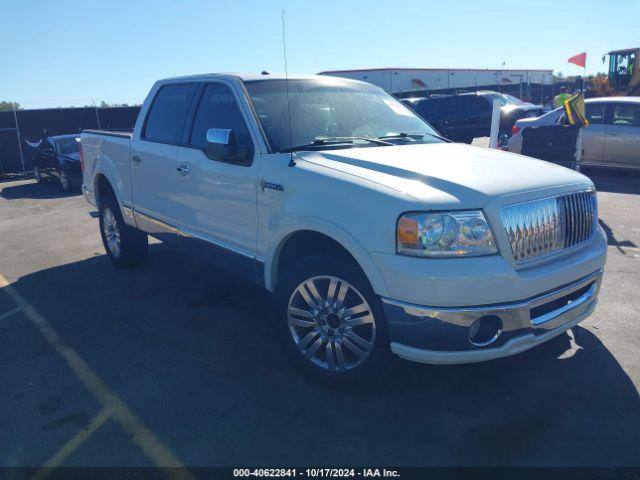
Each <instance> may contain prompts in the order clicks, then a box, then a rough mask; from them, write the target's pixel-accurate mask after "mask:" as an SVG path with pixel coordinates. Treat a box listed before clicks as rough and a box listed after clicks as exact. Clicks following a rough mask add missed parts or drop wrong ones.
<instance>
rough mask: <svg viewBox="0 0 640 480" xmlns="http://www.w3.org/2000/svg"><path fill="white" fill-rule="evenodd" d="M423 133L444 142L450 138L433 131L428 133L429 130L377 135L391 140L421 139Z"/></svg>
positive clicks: (382, 138)
mask: <svg viewBox="0 0 640 480" xmlns="http://www.w3.org/2000/svg"><path fill="white" fill-rule="evenodd" d="M425 135H429V136H430V137H434V138H438V139H440V140H444V141H445V142H450V141H451V140H449V139H448V138H444V137H441V136H440V135H436V134H433V133H429V132H422V133H409V132H400V133H394V134H392V135H383V136H382V137H378V138H379V139H381V140H393V139H396V138H398V139H405V138H408V139H411V140H421V139H422V138H424V136H425Z"/></svg>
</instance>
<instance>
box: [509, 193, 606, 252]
mask: <svg viewBox="0 0 640 480" xmlns="http://www.w3.org/2000/svg"><path fill="white" fill-rule="evenodd" d="M500 218H501V220H502V224H503V225H504V228H505V229H506V231H507V235H508V237H509V243H510V244H511V251H512V252H513V256H514V257H515V259H516V261H517V262H518V263H520V262H524V261H527V260H530V259H534V258H538V257H542V256H545V255H549V254H552V253H555V252H558V251H561V250H565V249H568V248H571V247H574V246H576V245H579V244H581V243H584V242H586V241H588V240H589V239H590V238H591V236H592V235H593V232H594V230H595V220H596V194H595V192H594V191H592V190H589V191H585V192H578V193H570V194H568V195H561V196H558V197H552V198H545V199H542V200H535V201H532V202H527V203H520V204H517V205H509V206H506V207H504V208H502V210H501V212H500Z"/></svg>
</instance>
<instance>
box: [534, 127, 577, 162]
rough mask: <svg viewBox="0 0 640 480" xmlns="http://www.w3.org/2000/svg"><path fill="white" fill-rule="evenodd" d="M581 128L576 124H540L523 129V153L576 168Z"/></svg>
mask: <svg viewBox="0 0 640 480" xmlns="http://www.w3.org/2000/svg"><path fill="white" fill-rule="evenodd" d="M578 132H580V128H579V127H577V126H574V125H539V126H532V127H527V128H525V129H524V130H523V131H522V154H523V155H527V156H529V157H534V158H539V159H540V160H546V161H548V162H552V163H557V164H558V165H562V166H564V167H569V168H575V166H576V165H575V163H576V162H575V152H576V142H577V141H578Z"/></svg>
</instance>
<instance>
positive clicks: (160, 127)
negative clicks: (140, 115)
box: [142, 83, 194, 143]
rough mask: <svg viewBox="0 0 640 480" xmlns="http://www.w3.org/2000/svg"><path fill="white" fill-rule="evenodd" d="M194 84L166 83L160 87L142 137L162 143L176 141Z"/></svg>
mask: <svg viewBox="0 0 640 480" xmlns="http://www.w3.org/2000/svg"><path fill="white" fill-rule="evenodd" d="M193 91H194V86H193V84H190V83H189V84H178V85H165V86H164V87H162V88H160V90H159V91H158V93H157V95H156V98H155V99H154V100H153V104H152V105H151V108H150V110H149V113H148V115H147V121H146V123H145V127H144V132H143V135H142V137H143V138H144V139H146V140H151V141H155V142H162V143H176V142H177V141H178V138H179V136H180V134H181V132H182V127H183V126H184V122H185V118H186V115H187V110H188V108H189V102H190V101H191V96H192V94H193Z"/></svg>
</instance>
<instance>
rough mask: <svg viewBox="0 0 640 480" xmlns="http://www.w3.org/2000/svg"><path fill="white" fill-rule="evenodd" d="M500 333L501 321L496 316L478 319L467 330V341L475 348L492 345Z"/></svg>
mask: <svg viewBox="0 0 640 480" xmlns="http://www.w3.org/2000/svg"><path fill="white" fill-rule="evenodd" d="M501 333H502V320H500V317H498V316H496V315H486V316H484V317H480V318H479V319H477V320H476V321H475V322H473V324H472V325H471V328H469V341H470V342H471V344H472V345H475V346H476V347H486V346H487V345H490V344H492V343H493V342H495V341H496V339H497V338H498V337H499V336H500V334H501Z"/></svg>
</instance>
